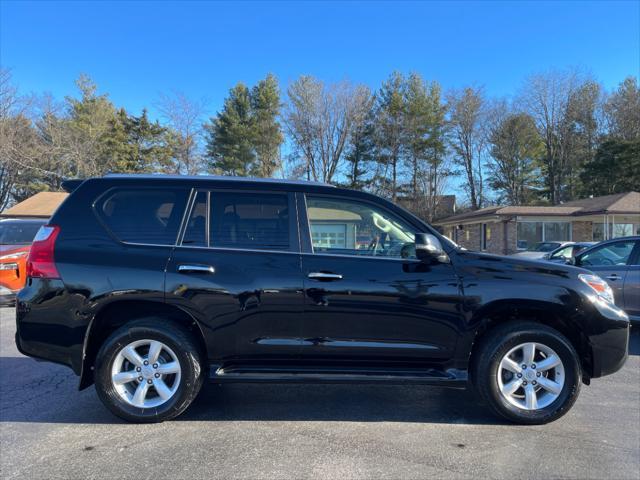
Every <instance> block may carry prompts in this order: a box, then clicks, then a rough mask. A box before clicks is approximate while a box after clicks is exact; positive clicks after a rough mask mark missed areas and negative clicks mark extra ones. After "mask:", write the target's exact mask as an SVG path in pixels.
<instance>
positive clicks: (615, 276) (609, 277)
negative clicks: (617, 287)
mask: <svg viewBox="0 0 640 480" xmlns="http://www.w3.org/2000/svg"><path fill="white" fill-rule="evenodd" d="M605 278H606V279H607V280H620V279H621V278H622V277H621V276H619V275H618V274H617V273H612V274H611V275H607V277H605Z"/></svg>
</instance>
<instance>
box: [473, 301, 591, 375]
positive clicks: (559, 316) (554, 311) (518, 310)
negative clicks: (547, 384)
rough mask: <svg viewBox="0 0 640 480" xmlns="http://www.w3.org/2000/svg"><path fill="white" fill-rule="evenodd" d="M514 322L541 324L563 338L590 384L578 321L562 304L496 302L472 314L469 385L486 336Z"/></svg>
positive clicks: (587, 357) (588, 357) (586, 350)
mask: <svg viewBox="0 0 640 480" xmlns="http://www.w3.org/2000/svg"><path fill="white" fill-rule="evenodd" d="M516 320H528V321H531V322H535V323H540V324H542V325H546V326H548V327H551V328H553V329H555V330H557V331H558V332H560V333H561V334H562V335H564V336H565V337H566V338H567V340H569V342H570V343H571V344H572V346H573V348H575V350H576V352H577V353H578V357H579V361H580V364H581V366H582V373H583V378H582V380H583V382H584V383H586V384H589V381H590V379H591V376H592V372H593V356H592V350H591V346H590V344H589V341H588V338H587V335H586V334H585V333H584V331H583V328H582V326H581V325H580V322H579V319H578V318H576V317H575V315H572V314H570V313H569V312H567V311H566V309H565V308H564V306H563V305H561V304H556V303H552V302H544V301H536V300H498V301H495V302H492V303H490V304H487V305H485V306H484V307H483V308H482V309H479V310H478V311H477V312H476V313H475V314H474V316H473V320H472V325H474V326H475V331H474V335H473V340H472V345H471V348H470V349H469V366H470V368H469V374H470V375H471V380H472V382H473V381H474V378H473V377H474V376H475V368H473V366H474V365H475V360H476V357H477V354H478V351H479V350H480V348H479V347H480V345H482V342H483V339H484V338H486V335H487V333H489V332H490V331H491V330H492V329H493V328H495V327H497V326H499V325H503V324H505V323H507V322H510V321H516Z"/></svg>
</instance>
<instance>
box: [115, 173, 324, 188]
mask: <svg viewBox="0 0 640 480" xmlns="http://www.w3.org/2000/svg"><path fill="white" fill-rule="evenodd" d="M103 178H145V179H152V178H153V179H159V178H160V179H173V180H211V181H223V182H254V183H276V184H288V185H318V186H323V187H332V188H335V185H331V184H330V183H325V182H316V181H312V180H289V179H279V178H264V177H235V176H230V175H229V176H228V175H179V174H166V173H107V174H106V175H104V176H103Z"/></svg>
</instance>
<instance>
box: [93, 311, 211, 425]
mask: <svg viewBox="0 0 640 480" xmlns="http://www.w3.org/2000/svg"><path fill="white" fill-rule="evenodd" d="M145 339H149V340H158V341H160V342H162V343H164V344H165V345H166V346H168V347H169V348H170V349H171V350H173V352H174V353H175V355H176V356H177V359H178V361H179V362H180V368H181V372H180V381H179V385H178V388H177V390H176V391H175V394H173V396H172V397H171V398H170V399H169V400H168V401H166V403H164V404H162V405H160V406H158V407H153V408H140V407H135V406H133V405H130V404H129V403H127V402H126V401H125V400H123V399H122V398H121V397H120V394H118V392H117V391H116V389H115V388H114V386H113V384H112V381H111V369H112V366H113V362H114V361H115V359H116V357H117V355H118V352H120V351H121V350H122V349H123V348H124V347H126V346H127V345H128V344H130V343H131V342H134V341H136V340H145ZM201 363H202V360H201V356H200V352H199V350H198V346H197V344H196V342H195V340H194V339H193V336H192V335H191V333H190V332H189V331H188V330H187V329H185V328H183V327H182V326H180V325H178V324H176V323H174V322H172V321H170V320H167V319H164V318H156V317H148V318H142V319H139V320H134V321H132V322H130V323H127V324H126V325H123V326H122V327H121V328H119V329H118V330H116V331H115V332H113V333H112V334H111V335H110V336H109V338H107V340H106V341H105V342H104V344H103V345H102V347H101V348H100V351H99V352H98V355H97V357H96V370H95V385H96V391H97V393H98V397H99V398H100V400H101V401H102V403H104V405H105V406H106V407H107V408H108V409H109V410H110V411H111V412H112V413H114V414H115V415H117V416H118V417H120V418H122V419H124V420H127V421H129V422H134V423H157V422H163V421H165V420H169V419H172V418H174V417H177V416H178V415H180V414H181V413H182V412H184V411H185V410H186V409H187V407H188V406H189V405H190V404H191V402H192V401H193V400H194V399H195V398H196V396H197V395H198V392H199V391H200V388H201V387H202V383H203V382H204V376H205V375H204V369H203V368H202V364H201Z"/></svg>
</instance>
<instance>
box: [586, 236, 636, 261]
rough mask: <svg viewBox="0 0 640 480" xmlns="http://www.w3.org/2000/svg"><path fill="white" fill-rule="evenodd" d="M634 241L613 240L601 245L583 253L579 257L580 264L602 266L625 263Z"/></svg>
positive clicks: (629, 255)
mask: <svg viewBox="0 0 640 480" xmlns="http://www.w3.org/2000/svg"><path fill="white" fill-rule="evenodd" d="M634 245H635V242H633V241H629V242H615V243H608V244H606V245H602V246H601V247H598V248H594V249H593V250H591V251H589V252H586V253H584V254H583V255H582V256H581V257H580V261H579V264H580V266H585V267H604V266H615V265H618V266H619V265H627V263H628V262H629V258H630V257H631V252H632V251H633V247H634Z"/></svg>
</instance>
